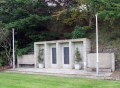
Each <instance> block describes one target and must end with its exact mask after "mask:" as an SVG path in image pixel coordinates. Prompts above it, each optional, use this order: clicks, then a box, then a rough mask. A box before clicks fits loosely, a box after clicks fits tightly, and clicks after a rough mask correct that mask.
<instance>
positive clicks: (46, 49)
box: [44, 43, 51, 68]
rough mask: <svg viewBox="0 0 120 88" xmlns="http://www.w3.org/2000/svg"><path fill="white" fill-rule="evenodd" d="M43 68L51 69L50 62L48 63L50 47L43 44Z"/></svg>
mask: <svg viewBox="0 0 120 88" xmlns="http://www.w3.org/2000/svg"><path fill="white" fill-rule="evenodd" d="M44 51H45V68H50V67H51V62H50V47H49V44H47V43H45V50H44Z"/></svg>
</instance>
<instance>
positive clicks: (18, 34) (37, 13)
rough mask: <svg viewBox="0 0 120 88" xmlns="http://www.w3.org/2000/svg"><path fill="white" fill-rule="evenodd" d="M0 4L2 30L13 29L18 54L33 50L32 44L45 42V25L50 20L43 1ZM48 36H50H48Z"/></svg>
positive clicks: (21, 0)
mask: <svg viewBox="0 0 120 88" xmlns="http://www.w3.org/2000/svg"><path fill="white" fill-rule="evenodd" d="M3 1H4V2H1V3H0V8H1V9H0V15H1V17H0V20H1V21H2V22H3V23H4V28H7V29H11V28H15V40H17V48H18V49H19V50H18V52H19V53H20V54H24V53H26V52H27V51H29V50H31V49H33V42H35V41H45V40H47V38H50V37H46V34H48V32H49V31H48V29H47V28H46V23H47V21H48V20H50V19H51V17H50V13H49V8H48V5H47V3H46V2H45V1H44V0H3ZM48 36H50V35H48Z"/></svg>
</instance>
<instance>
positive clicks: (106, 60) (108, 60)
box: [87, 53, 115, 71]
mask: <svg viewBox="0 0 120 88" xmlns="http://www.w3.org/2000/svg"><path fill="white" fill-rule="evenodd" d="M98 61H99V69H111V71H114V70H115V54H114V53H98ZM87 67H88V68H96V53H89V54H88V57H87Z"/></svg>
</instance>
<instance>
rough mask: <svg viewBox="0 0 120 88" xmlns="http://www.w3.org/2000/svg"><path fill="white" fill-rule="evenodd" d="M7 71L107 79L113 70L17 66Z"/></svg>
mask: <svg viewBox="0 0 120 88" xmlns="http://www.w3.org/2000/svg"><path fill="white" fill-rule="evenodd" d="M6 72H18V73H29V74H47V75H57V76H75V77H76V76H77V77H87V78H96V79H107V78H108V77H110V75H111V74H112V73H111V72H100V73H99V74H96V72H88V71H84V70H75V69H52V68H47V69H46V68H44V69H39V68H15V70H13V69H9V70H7V71H6Z"/></svg>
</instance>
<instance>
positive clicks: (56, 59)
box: [17, 38, 115, 72]
mask: <svg viewBox="0 0 120 88" xmlns="http://www.w3.org/2000/svg"><path fill="white" fill-rule="evenodd" d="M76 48H78V50H79V52H80V55H81V58H82V61H81V64H82V70H88V71H92V70H93V69H95V68H96V53H90V51H91V41H90V40H89V39H87V38H80V39H68V40H54V41H44V42H35V43H34V54H27V55H22V56H18V58H17V65H18V67H34V68H38V55H39V50H43V55H42V58H43V63H44V68H56V69H61V68H63V69H64V68H65V69H74V64H75V51H76ZM98 59H99V70H100V71H109V72H111V71H114V70H115V54H114V53H99V55H98Z"/></svg>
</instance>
